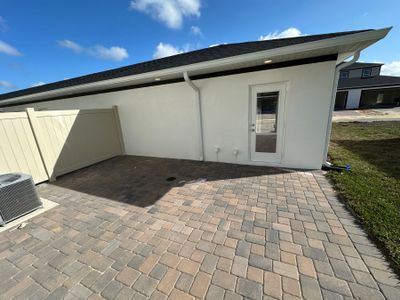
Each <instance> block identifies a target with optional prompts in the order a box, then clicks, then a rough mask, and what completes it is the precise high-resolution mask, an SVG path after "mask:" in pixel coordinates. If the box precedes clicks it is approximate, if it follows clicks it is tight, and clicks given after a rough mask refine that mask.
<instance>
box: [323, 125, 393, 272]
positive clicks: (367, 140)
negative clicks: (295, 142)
mask: <svg viewBox="0 0 400 300" xmlns="http://www.w3.org/2000/svg"><path fill="white" fill-rule="evenodd" d="M329 156H330V158H331V160H332V162H333V163H335V164H338V165H345V164H350V165H351V167H352V170H351V171H350V172H343V173H337V172H329V176H330V177H331V178H332V179H333V181H334V183H335V185H336V188H337V190H338V191H340V193H341V194H342V196H343V198H344V199H345V200H346V201H347V203H348V204H349V205H350V207H351V208H352V209H353V210H354V212H355V213H356V214H357V215H358V216H359V217H360V219H361V220H362V222H363V223H364V224H365V226H366V228H367V229H368V231H369V232H370V233H371V234H372V235H373V236H374V237H375V238H376V239H377V241H378V243H379V244H381V246H382V247H383V248H384V249H385V252H386V253H387V254H388V255H389V257H390V258H391V259H392V260H393V262H394V263H395V264H396V266H397V267H398V268H400V122H373V123H334V125H333V129H332V139H331V145H330V151H329Z"/></svg>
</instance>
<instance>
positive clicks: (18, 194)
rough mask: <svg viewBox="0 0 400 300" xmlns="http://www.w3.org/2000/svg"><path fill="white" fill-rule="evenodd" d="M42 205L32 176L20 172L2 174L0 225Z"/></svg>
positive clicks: (0, 178) (0, 185) (0, 177)
mask: <svg viewBox="0 0 400 300" xmlns="http://www.w3.org/2000/svg"><path fill="white" fill-rule="evenodd" d="M41 206H42V202H41V201H40V198H39V196H38V194H37V192H36V188H35V184H34V182H33V180H32V177H31V176H29V175H26V174H18V173H13V174H4V175H0V225H4V224H5V223H7V222H10V221H12V220H15V219H16V218H18V217H20V216H22V215H25V214H27V213H29V212H31V211H33V210H35V209H37V208H39V207H41Z"/></svg>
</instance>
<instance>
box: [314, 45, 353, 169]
mask: <svg viewBox="0 0 400 300" xmlns="http://www.w3.org/2000/svg"><path fill="white" fill-rule="evenodd" d="M360 52H361V51H360V50H358V51H356V52H355V53H354V55H353V58H352V59H351V60H350V61H348V62H342V63H340V64H339V65H337V66H336V69H335V82H334V83H333V90H332V99H331V107H330V109H329V117H328V125H327V128H326V142H325V148H324V155H323V157H322V159H323V161H322V165H323V166H329V165H331V164H330V163H329V162H328V149H329V142H330V139H331V133H332V118H333V111H334V110H335V101H336V90H337V87H338V82H339V75H340V71H341V70H342V69H343V68H346V67H347V66H349V65H351V64H353V63H355V62H356V61H357V60H358V59H359V58H360Z"/></svg>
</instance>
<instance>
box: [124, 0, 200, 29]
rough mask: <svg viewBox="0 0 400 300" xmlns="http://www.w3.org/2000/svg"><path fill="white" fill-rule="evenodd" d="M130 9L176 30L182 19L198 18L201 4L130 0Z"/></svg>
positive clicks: (186, 0) (178, 0)
mask: <svg viewBox="0 0 400 300" xmlns="http://www.w3.org/2000/svg"><path fill="white" fill-rule="evenodd" d="M130 7H131V8H132V9H135V10H137V11H140V12H144V13H146V14H149V15H151V16H152V17H153V18H155V19H157V20H159V21H161V22H163V23H165V25H167V26H168V27H170V28H174V29H177V28H181V27H182V23H183V18H184V17H191V16H195V17H199V16H200V7H201V4H200V0H132V1H131V3H130Z"/></svg>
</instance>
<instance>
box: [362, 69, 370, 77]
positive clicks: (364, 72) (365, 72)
mask: <svg viewBox="0 0 400 300" xmlns="http://www.w3.org/2000/svg"><path fill="white" fill-rule="evenodd" d="M371 76H372V68H364V69H362V73H361V77H362V78H367V77H371Z"/></svg>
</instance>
